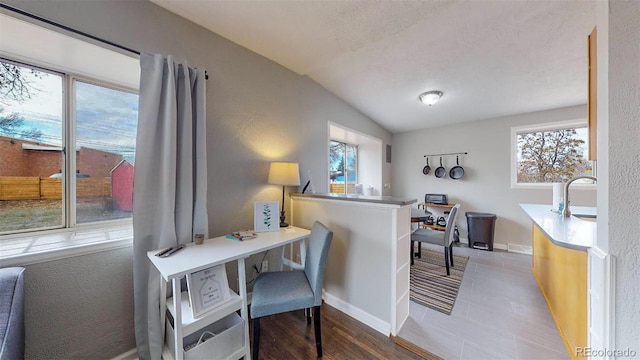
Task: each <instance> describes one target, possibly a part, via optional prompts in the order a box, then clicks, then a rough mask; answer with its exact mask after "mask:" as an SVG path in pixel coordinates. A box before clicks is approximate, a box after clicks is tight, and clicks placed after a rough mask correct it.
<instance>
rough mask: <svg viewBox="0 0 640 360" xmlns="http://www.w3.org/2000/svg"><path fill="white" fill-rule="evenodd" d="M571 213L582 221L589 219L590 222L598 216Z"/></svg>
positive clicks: (596, 219)
mask: <svg viewBox="0 0 640 360" xmlns="http://www.w3.org/2000/svg"><path fill="white" fill-rule="evenodd" d="M572 215H573V216H575V217H577V218H578V219H580V220H584V221H591V222H596V221H598V218H597V217H596V215H593V214H572Z"/></svg>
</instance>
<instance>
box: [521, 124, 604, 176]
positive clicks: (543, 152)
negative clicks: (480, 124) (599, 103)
mask: <svg viewBox="0 0 640 360" xmlns="http://www.w3.org/2000/svg"><path fill="white" fill-rule="evenodd" d="M587 136H588V134H587V128H586V127H584V126H579V127H578V126H575V127H570V128H566V127H565V128H555V129H553V128H551V129H541V130H531V128H529V129H528V130H526V131H516V139H515V141H516V144H517V148H516V151H517V154H516V178H517V183H518V184H531V183H554V182H566V181H568V180H570V179H571V178H573V177H575V176H579V175H591V173H592V167H591V162H590V161H588V160H587V157H586V154H587V151H588V148H587Z"/></svg>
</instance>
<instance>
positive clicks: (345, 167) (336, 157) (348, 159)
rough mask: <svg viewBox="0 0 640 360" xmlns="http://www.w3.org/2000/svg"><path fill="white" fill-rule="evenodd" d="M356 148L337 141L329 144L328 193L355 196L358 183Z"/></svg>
mask: <svg viewBox="0 0 640 360" xmlns="http://www.w3.org/2000/svg"><path fill="white" fill-rule="evenodd" d="M357 169H358V147H357V146H356V145H350V144H346V143H343V142H339V141H334V140H331V142H330V143H329V192H330V193H332V194H355V193H356V191H355V184H356V183H357V182H358V170H357Z"/></svg>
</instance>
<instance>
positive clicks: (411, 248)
mask: <svg viewBox="0 0 640 360" xmlns="http://www.w3.org/2000/svg"><path fill="white" fill-rule="evenodd" d="M414 242H415V241H411V247H410V248H409V258H411V265H413V256H414V254H413V247H414V246H415V245H414Z"/></svg>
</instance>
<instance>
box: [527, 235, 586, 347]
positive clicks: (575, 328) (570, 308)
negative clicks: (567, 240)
mask: <svg viewBox="0 0 640 360" xmlns="http://www.w3.org/2000/svg"><path fill="white" fill-rule="evenodd" d="M532 229H533V258H532V266H533V276H534V277H535V279H536V281H537V282H538V286H540V290H541V291H542V294H543V295H544V298H545V300H546V302H547V306H548V307H549V311H550V312H551V316H552V317H553V320H554V322H555V323H556V326H557V327H558V331H559V333H560V336H561V337H562V341H563V342H564V345H565V347H566V348H567V352H568V353H569V355H570V357H571V358H572V359H578V358H581V356H578V355H579V354H578V353H576V351H575V349H578V348H586V347H587V252H586V251H584V250H582V251H581V250H574V249H569V248H565V247H562V246H558V245H556V244H554V243H553V242H551V240H549V238H547V236H546V235H545V234H544V233H543V232H542V231H541V230H540V229H539V228H538V226H537V225H536V224H533V226H532Z"/></svg>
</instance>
